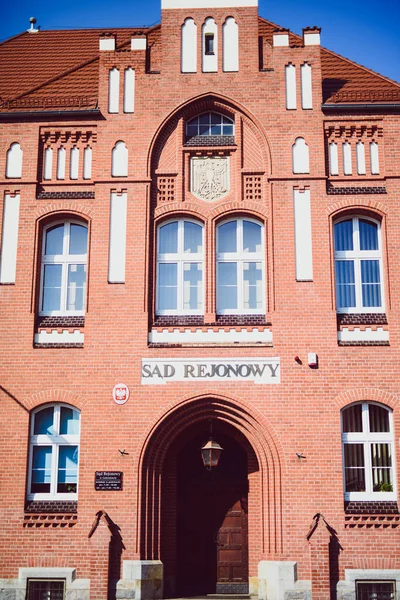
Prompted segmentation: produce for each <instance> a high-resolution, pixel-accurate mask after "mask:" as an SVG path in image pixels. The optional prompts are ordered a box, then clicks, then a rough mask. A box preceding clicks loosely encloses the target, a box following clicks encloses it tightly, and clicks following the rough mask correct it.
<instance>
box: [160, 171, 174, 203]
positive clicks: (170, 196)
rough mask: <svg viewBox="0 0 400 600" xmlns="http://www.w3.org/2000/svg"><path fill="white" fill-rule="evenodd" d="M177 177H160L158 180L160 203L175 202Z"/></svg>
mask: <svg viewBox="0 0 400 600" xmlns="http://www.w3.org/2000/svg"><path fill="white" fill-rule="evenodd" d="M175 182H176V178H175V177H167V176H163V175H161V176H159V177H158V178H157V192H158V202H174V200H175Z"/></svg>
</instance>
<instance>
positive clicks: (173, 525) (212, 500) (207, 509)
mask: <svg viewBox="0 0 400 600" xmlns="http://www.w3.org/2000/svg"><path fill="white" fill-rule="evenodd" d="M210 420H211V421H212V423H213V438H214V439H215V440H216V441H218V442H219V443H220V444H221V446H222V447H223V449H224V450H223V453H222V457H221V459H220V461H221V462H220V464H219V466H218V467H216V469H215V470H212V471H211V472H208V471H207V470H206V469H205V467H204V466H203V464H202V461H201V454H200V449H201V447H202V445H203V444H204V443H205V442H207V440H208V436H209V422H210ZM268 429H269V428H268V424H267V423H266V422H265V421H264V419H263V417H262V415H259V414H257V413H256V414H253V411H252V410H251V409H249V408H248V407H246V406H245V405H243V403H239V402H234V401H232V400H228V399H226V398H218V397H215V396H214V397H211V398H210V397H200V398H197V399H194V400H187V401H183V402H182V403H181V404H179V405H178V406H176V407H174V408H171V410H170V411H168V412H167V413H166V414H165V415H163V416H162V417H161V418H160V419H159V420H158V422H157V423H156V424H155V425H154V427H153V428H152V430H151V431H150V432H149V434H148V436H147V439H146V442H145V444H144V449H143V453H142V456H141V461H140V465H139V468H140V469H141V488H140V490H139V503H140V513H139V515H138V517H139V518H138V534H139V537H138V542H139V551H140V558H141V559H142V560H152V561H154V560H161V561H162V563H163V567H164V597H171V596H174V595H180V596H181V597H182V596H183V595H185V596H189V595H202V594H206V593H218V594H224V593H226V594H235V593H246V592H248V583H249V577H250V578H251V577H256V576H257V565H258V562H259V561H260V560H263V559H264V560H265V559H273V558H275V557H276V556H277V555H278V554H279V553H280V552H281V551H282V522H281V512H280V506H281V502H280V498H281V473H280V461H279V453H278V451H277V448H276V444H275V442H274V440H273V438H272V436H271V435H270V433H269V431H268ZM249 490H250V491H249ZM248 531H251V532H252V533H251V535H250V536H249V537H248V533H247V532H248Z"/></svg>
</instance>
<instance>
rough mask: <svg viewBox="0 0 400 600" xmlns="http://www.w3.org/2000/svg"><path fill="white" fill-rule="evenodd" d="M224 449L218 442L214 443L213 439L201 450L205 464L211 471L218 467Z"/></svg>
mask: <svg viewBox="0 0 400 600" xmlns="http://www.w3.org/2000/svg"><path fill="white" fill-rule="evenodd" d="M222 450H223V448H221V446H220V445H219V444H218V442H214V441H213V440H212V438H210V439H209V440H208V442H207V443H206V444H205V445H204V446H203V447H202V449H201V457H202V459H203V464H204V466H205V467H206V469H208V470H209V471H210V470H211V469H212V468H213V467H216V466H217V465H218V461H219V458H220V456H221V452H222Z"/></svg>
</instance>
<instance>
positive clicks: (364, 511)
mask: <svg viewBox="0 0 400 600" xmlns="http://www.w3.org/2000/svg"><path fill="white" fill-rule="evenodd" d="M344 511H345V513H346V515H397V514H400V511H399V507H398V505H397V502H387V501H386V502H385V501H383V500H382V502H379V501H376V502H361V501H355V500H351V501H349V502H345V503H344Z"/></svg>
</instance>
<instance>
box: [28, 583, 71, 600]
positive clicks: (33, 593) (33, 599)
mask: <svg viewBox="0 0 400 600" xmlns="http://www.w3.org/2000/svg"><path fill="white" fill-rule="evenodd" d="M26 598H27V600H64V598H65V581H64V579H28V583H27V590H26Z"/></svg>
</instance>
